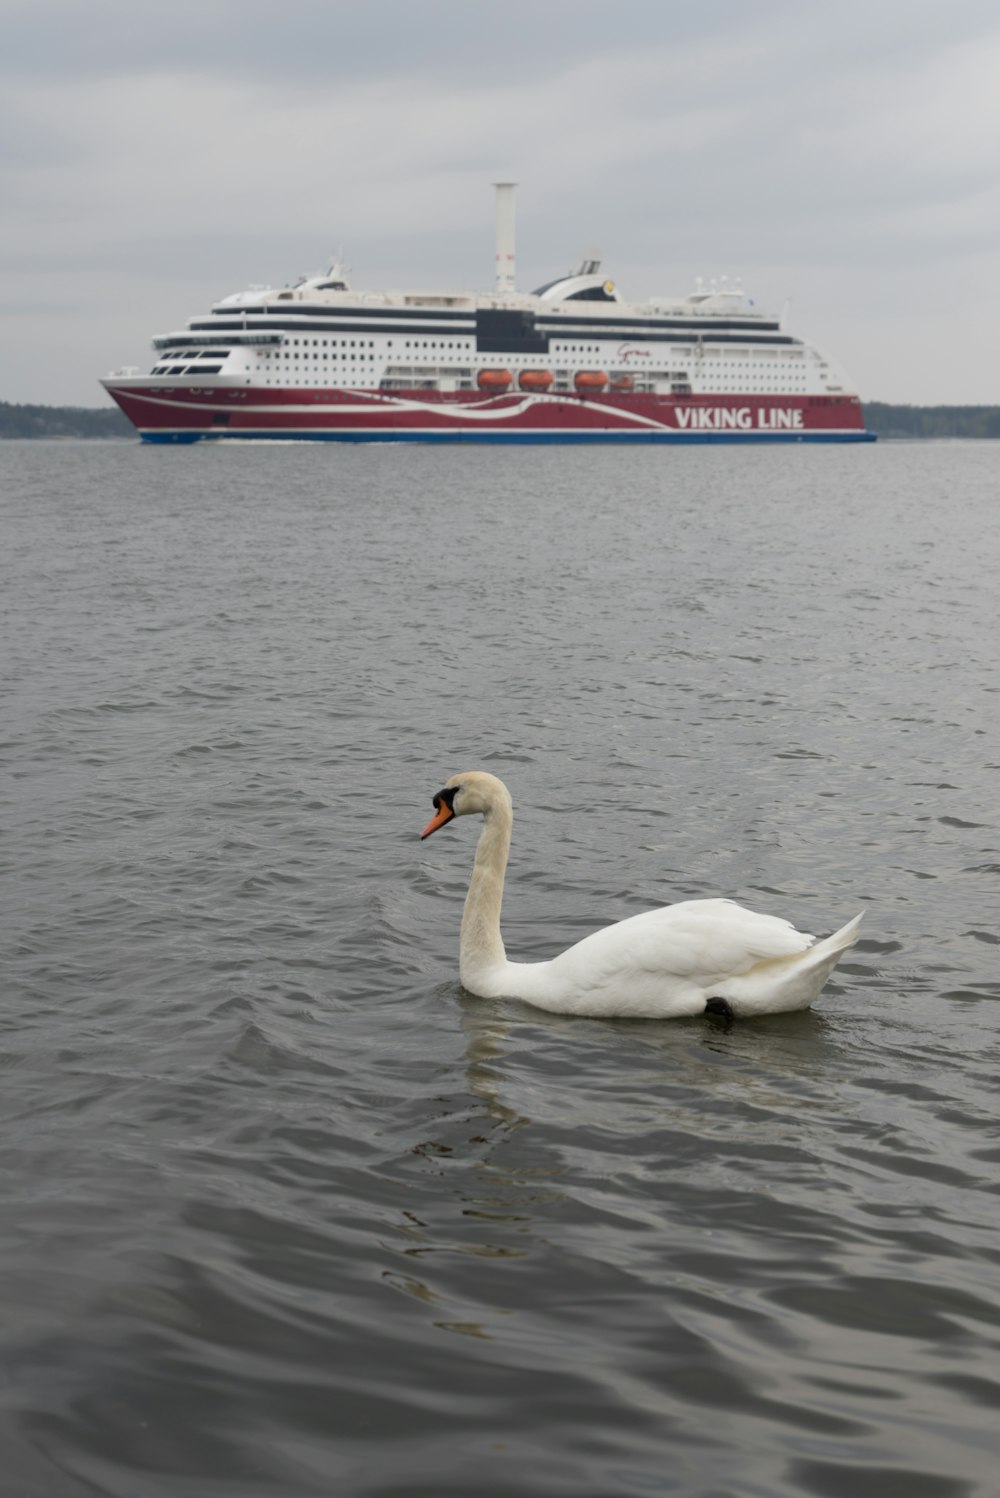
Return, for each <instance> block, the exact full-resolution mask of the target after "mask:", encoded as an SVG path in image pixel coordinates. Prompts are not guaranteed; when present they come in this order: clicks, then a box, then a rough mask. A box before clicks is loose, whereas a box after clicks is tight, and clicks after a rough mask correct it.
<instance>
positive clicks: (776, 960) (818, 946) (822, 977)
mask: <svg viewBox="0 0 1000 1498" xmlns="http://www.w3.org/2000/svg"><path fill="white" fill-rule="evenodd" d="M863 915H864V911H862V912H861V914H860V915H856V916H855V917H854V919H853V921H848V923H847V925H846V926H841V928H840V930H839V931H835V932H834V933H833V935H832V936H826V937H824V938H823V940H822V941H818V942H815V943H814V944H813V945H812V946H811V947H807V948H806V950H805V951H804V952H793V953H792V955H791V956H790V957H770V958H767V959H765V960H764V961H763V962H758V963H757V964H756V965H755V966H754V967H752V968H751V969H750V971H749V972H748V973H743V974H742V976H741V977H738V978H730V979H728V980H727V981H726V983H725V984H723V986H722V987H721V988H720V990H719V993H720V995H721V996H722V997H723V998H725V999H726V1000H727V1001H728V1003H729V1004H730V1006H731V1008H732V1010H733V1013H734V1014H736V1015H752V1014H783V1013H787V1012H789V1011H790V1010H793V1009H808V1008H809V1005H810V1004H811V1003H812V1001H813V1000H814V999H815V998H816V997H817V996H818V995H819V993H820V991H821V989H822V988H823V986H824V985H825V983H826V981H827V979H828V978H829V976H830V974H831V973H832V972H833V970H834V968H835V967H836V966H837V963H838V962H839V961H840V959H841V957H842V956H843V955H844V953H845V952H846V951H847V949H848V948H849V947H853V945H854V943H855V942H856V941H857V939H858V927H859V926H860V925H861V918H862V916H863Z"/></svg>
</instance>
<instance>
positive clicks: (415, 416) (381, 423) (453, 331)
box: [101, 182, 874, 443]
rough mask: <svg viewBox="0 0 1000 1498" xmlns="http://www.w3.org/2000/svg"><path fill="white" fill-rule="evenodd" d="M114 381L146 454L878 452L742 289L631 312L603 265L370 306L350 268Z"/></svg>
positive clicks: (509, 270)
mask: <svg viewBox="0 0 1000 1498" xmlns="http://www.w3.org/2000/svg"><path fill="white" fill-rule="evenodd" d="M153 349H154V353H155V360H154V363H153V366H152V368H151V370H150V372H149V373H148V374H145V375H143V374H140V373H139V371H138V370H137V369H122V370H118V371H117V372H115V373H114V374H112V375H110V376H108V378H107V379H105V380H102V382H101V383H102V384H103V386H104V388H105V389H106V390H107V391H108V393H109V395H111V396H112V397H113V398H114V400H116V401H117V402H118V405H119V406H120V407H121V409H122V410H123V411H124V412H125V415H126V416H127V417H128V418H129V420H130V421H131V422H132V423H133V424H134V426H135V427H136V429H137V430H138V432H139V435H140V436H141V437H142V438H143V440H144V441H146V442H199V441H204V440H206V439H208V440H211V441H226V442H231V441H238V440H240V439H247V438H252V439H254V440H258V441H259V440H260V439H272V440H274V441H284V442H288V441H316V440H319V441H346V442H387V441H407V442H673V443H702V442H860V441H866V440H872V439H873V436H874V434H873V433H871V432H868V431H866V430H865V424H864V417H863V414H862V410H861V404H860V401H859V399H858V396H857V395H856V394H854V393H853V392H852V391H851V389H850V387H849V385H848V384H847V383H846V380H845V377H844V375H843V374H842V373H841V372H840V371H839V370H838V368H837V367H836V365H834V364H833V363H832V362H831V360H829V359H828V358H826V357H825V355H823V354H821V353H820V352H819V350H818V349H816V348H814V347H812V346H811V345H810V344H808V343H804V342H803V341H802V340H801V339H799V338H794V337H792V336H791V334H789V333H788V332H786V331H785V328H784V326H783V324H782V321H781V320H780V319H778V318H777V317H775V316H773V315H771V314H768V313H766V312H763V311H761V310H760V309H758V308H757V307H756V306H755V305H754V304H753V302H752V301H750V300H748V299H747V298H746V297H745V296H744V294H743V292H742V289H741V288H740V287H739V286H738V285H730V284H729V283H728V282H727V281H726V280H722V281H721V282H720V283H714V282H713V283H710V284H707V285H706V284H704V283H701V282H699V283H698V284H697V285H696V287H695V289H694V290H693V291H692V292H691V293H690V294H689V295H687V296H683V297H666V296H662V297H660V296H656V297H651V298H650V299H649V300H648V301H643V302H629V301H626V300H625V298H624V297H623V296H622V294H621V292H620V291H619V289H618V287H617V286H616V285H615V283H614V281H612V280H611V279H610V278H609V277H608V276H607V275H606V274H605V273H604V271H603V270H602V268H601V264H600V261H599V260H597V259H596V258H588V259H585V260H584V261H583V262H582V263H581V264H580V265H579V266H578V267H577V269H576V270H574V271H572V272H571V273H570V274H568V275H564V276H558V277H556V279H555V280H552V281H549V282H547V283H546V284H545V285H544V286H539V287H538V288H537V289H536V290H535V291H532V292H520V291H518V290H517V289H516V285H515V261H514V184H513V183H509V182H502V183H497V184H496V278H495V285H494V288H493V290H492V291H488V292H463V291H438V290H424V291H420V290H417V291H359V290H355V289H354V288H353V287H352V286H351V285H350V283H349V281H348V277H347V272H346V270H345V269H344V267H343V266H342V265H341V264H340V263H339V262H334V263H333V264H332V265H331V266H330V269H329V270H328V271H327V272H326V273H325V274H323V275H314V276H306V277H303V278H302V279H301V280H299V281H298V282H296V284H295V285H294V286H286V287H283V288H281V289H276V288H269V289H264V288H261V287H254V288H252V289H251V290H249V291H241V292H237V293H235V294H234V295H233V296H227V297H225V298H223V300H222V301H221V302H217V303H216V305H215V306H214V307H212V309H211V311H210V312H208V313H205V314H204V315H202V316H200V317H194V318H192V319H191V321H190V322H189V323H188V325H187V327H186V328H182V329H180V330H179V331H178V332H174V333H164V334H162V335H161V336H159V337H156V338H154V339H153Z"/></svg>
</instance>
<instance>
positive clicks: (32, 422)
mask: <svg viewBox="0 0 1000 1498" xmlns="http://www.w3.org/2000/svg"><path fill="white" fill-rule="evenodd" d="M134 436H135V427H134V426H133V425H132V423H131V422H130V421H129V420H128V419H127V418H126V417H125V416H124V415H123V414H122V412H121V411H119V409H118V407H117V406H111V407H109V408H105V409H102V410H92V409H90V408H89V407H87V406H13V405H10V404H9V403H8V402H7V401H0V439H2V438H4V437H134Z"/></svg>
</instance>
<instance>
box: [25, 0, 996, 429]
mask: <svg viewBox="0 0 1000 1498" xmlns="http://www.w3.org/2000/svg"><path fill="white" fill-rule="evenodd" d="M0 35H2V38H3V40H2V46H0V77H2V88H0V213H2V216H3V223H4V232H3V235H2V238H0V268H2V290H0V308H2V316H3V328H4V336H3V340H2V344H0V399H5V400H13V401H41V402H46V403H53V404H58V403H63V402H66V403H70V402H71V403H75V404H81V405H100V404H103V403H104V397H103V393H102V392H101V391H100V389H99V387H98V386H97V385H96V383H95V382H96V379H97V377H98V376H99V375H100V374H103V373H106V372H107V371H108V370H109V369H111V368H113V367H115V366H117V365H120V364H139V365H141V366H142V367H143V368H144V369H145V368H148V364H149V340H150V338H151V336H152V335H153V334H154V333H160V332H166V331H169V330H170V329H172V328H175V327H177V326H178V325H179V324H181V323H183V322H184V321H185V320H186V319H187V318H188V317H190V316H192V315H193V314H195V313H199V312H204V311H205V310H206V309H207V308H208V306H209V305H210V304H211V303H212V302H213V301H215V300H217V299H218V298H219V297H221V296H224V295H226V294H227V293H229V292H231V291H236V290H241V289H242V288H243V287H245V286H247V285H249V284H253V283H260V282H267V283H270V284H278V285H283V284H284V283H285V282H286V281H288V280H291V279H294V277H295V276H296V275H298V274H299V273H300V272H303V271H307V270H313V269H320V268H322V267H323V266H324V265H325V264H326V262H327V260H328V259H329V256H330V254H331V252H332V251H333V250H334V249H335V248H337V247H338V246H340V245H343V248H344V251H345V256H346V258H347V260H348V261H349V262H350V264H351V265H352V266H353V269H354V276H353V280H354V283H355V284H356V285H358V286H366V287H373V288H374V287H381V286H384V285H393V286H400V285H412V284H417V285H433V286H441V287H445V286H451V285H457V286H459V287H462V288H464V289H477V288H484V287H487V286H489V285H490V284H491V283H492V277H493V193H492V187H491V185H490V184H491V183H492V182H493V181H494V180H495V179H496V178H497V177H498V176H510V177H511V178H513V179H515V180H517V182H518V183H519V184H520V185H519V189H518V245H517V247H518V284H519V285H520V286H522V287H524V288H530V287H532V286H534V285H537V284H538V283H539V282H541V281H543V280H547V279H550V278H551V276H552V275H554V274H556V273H558V272H560V271H563V270H566V269H568V268H569V267H570V266H571V265H572V264H573V263H574V262H575V261H576V260H578V259H579V257H580V255H581V254H582V253H583V251H584V250H586V249H588V248H589V247H591V246H598V247H599V248H600V249H601V251H602V252H603V256H604V263H605V266H606V269H607V271H608V273H609V274H610V275H612V276H613V277H614V278H615V280H616V281H617V282H618V284H619V286H620V287H621V289H622V290H623V292H624V294H625V295H626V296H634V297H637V298H638V297H645V296H649V295H651V294H653V293H656V292H660V293H662V292H685V291H688V290H690V289H691V285H692V283H693V279H694V277H695V276H696V275H698V274H701V275H704V276H717V275H723V274H728V275H730V276H741V277H742V279H743V283H744V286H745V288H746V290H747V291H748V293H749V294H750V295H752V296H753V297H754V299H755V300H756V301H757V302H758V303H764V304H765V305H767V306H769V307H772V308H774V309H775V310H780V309H781V308H782V306H783V304H784V303H785V302H786V300H787V299H791V311H790V326H791V328H792V330H793V331H794V332H796V333H799V334H800V335H802V336H804V337H806V338H809V339H811V340H814V341H816V342H817V343H818V344H819V345H820V347H822V348H823V349H824V350H825V351H826V352H828V353H830V354H832V355H833V356H834V357H835V358H836V359H837V360H838V361H839V362H840V363H842V364H843V365H844V366H845V367H846V369H847V371H848V373H849V375H850V377H851V378H852V380H853V382H854V384H855V385H856V387H857V388H858V389H859V390H860V392H861V394H862V396H863V397H865V398H867V399H873V400H877V399H882V400H891V401H914V402H920V403H931V402H954V403H960V402H961V403H965V402H982V403H996V402H998V401H1000V380H998V378H997V360H996V354H995V344H996V339H997V335H998V331H1000V327H998V321H1000V320H998V313H1000V290H998V288H1000V278H998V261H1000V254H998V252H1000V183H998V175H997V154H998V145H1000V10H998V7H997V5H996V0H988V3H987V0H953V3H950V4H941V0H935V3H930V0H868V3H865V4H862V3H859V0H836V3H825V4H822V5H820V4H818V3H812V0H795V3H792V0H742V3H732V0H685V3H678V0H616V3H608V0H602V3H596V0H419V3H417V0H285V3H284V4H278V5H276V4H274V0H266V3H265V0H170V3H169V4H160V5H154V4H152V3H151V0H0Z"/></svg>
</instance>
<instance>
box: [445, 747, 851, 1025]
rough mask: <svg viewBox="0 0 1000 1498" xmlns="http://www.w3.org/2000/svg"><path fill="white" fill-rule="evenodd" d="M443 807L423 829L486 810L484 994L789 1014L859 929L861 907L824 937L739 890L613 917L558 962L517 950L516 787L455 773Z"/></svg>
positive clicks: (633, 1012) (571, 1005) (466, 945)
mask: <svg viewBox="0 0 1000 1498" xmlns="http://www.w3.org/2000/svg"><path fill="white" fill-rule="evenodd" d="M434 810H435V813H436V815H435V816H434V817H433V818H432V820H431V821H430V822H429V823H428V824H427V826H426V827H425V828H424V830H423V832H422V833H421V834H420V835H421V837H422V838H425V837H430V835H431V833H432V832H436V831H437V830H438V828H439V827H443V826H444V825H445V823H446V822H450V821H451V820H452V819H453V818H454V817H461V816H467V815H470V814H471V813H474V812H478V813H479V814H480V815H481V816H482V818H483V830H482V832H481V833H480V836H479V844H478V846H477V848H476V859H475V865H474V867H473V870H472V879H471V881H470V883H469V893H468V896H467V897H466V901H465V911H464V913H463V915H462V934H461V942H460V956H459V976H460V977H461V980H462V984H463V986H464V987H465V988H467V989H468V990H469V992H470V993H474V994H478V995H479V997H480V998H484V999H492V998H501V997H504V998H515V999H524V1000H525V1001H526V1002H527V1003H529V1004H534V1005H536V1006H537V1007H538V1008H539V1009H550V1010H552V1011H554V1012H555V1013H557V1014H580V1015H589V1016H593V1017H595V1018H596V1017H614V1016H622V1017H624V1016H632V1017H635V1018H644V1019H674V1018H677V1017H679V1016H682V1015H692V1014H703V1013H704V1012H705V1011H706V1010H709V1011H711V1012H715V1013H722V1014H725V1015H730V1016H732V1015H740V1016H744V1015H755V1014H780V1013H784V1012H786V1011H788V1010H792V1009H808V1007H809V1005H810V1004H811V1003H812V1001H813V999H815V998H816V996H817V994H818V993H819V991H820V989H821V988H822V987H823V985H824V983H825V982H826V980H827V978H829V976H830V974H831V973H832V971H833V969H834V968H835V967H836V965H837V962H838V960H839V959H840V957H841V955H842V953H843V952H845V951H846V949H847V948H848V947H850V946H853V944H854V942H855V941H856V940H857V933H858V926H859V925H860V924H861V916H860V915H857V916H855V918H854V920H853V921H849V922H848V924H847V925H846V926H843V927H841V929H840V930H839V931H836V932H834V934H833V935H832V936H828V937H827V938H826V939H825V940H824V941H819V942H815V945H814V944H813V943H814V938H813V937H811V936H806V935H804V934H803V933H802V932H801V931H796V930H795V927H794V926H792V924H791V923H790V922H789V921H783V920H781V919H780V918H779V917H778V916H773V915H758V914H757V913H756V912H755V911H753V910H745V909H744V908H743V906H741V905H736V904H734V902H733V901H732V900H683V901H681V902H680V903H679V904H677V905H665V906H663V907H662V908H661V909H659V910H647V911H644V912H643V913H642V914H641V915H633V916H629V917H628V918H627V919H626V920H623V921H618V922H616V923H615V925H613V926H605V927H604V928H603V930H601V931H595V932H594V933H593V934H592V935H591V936H585V937H584V938H583V940H582V941H578V942H577V943H576V944H575V946H572V947H568V948H567V950H566V951H565V952H561V953H560V955H559V956H558V957H553V958H552V960H551V962H509V961H508V960H507V954H506V952H505V951H504V945H503V938H502V937H501V935H500V904H501V901H502V899H503V881H504V872H505V870H506V868H507V855H508V853H509V851H510V832H511V826H512V824H513V808H512V805H511V799H510V792H509V791H508V789H507V787H506V786H505V785H504V783H503V781H502V780H498V779H497V777H496V776H495V775H490V774H488V773H487V772H486V771H485V770H469V771H466V772H465V773H464V774H461V775H453V776H452V777H451V779H450V780H449V781H448V783H447V785H446V786H445V787H444V789H443V790H441V791H439V792H438V794H437V795H436V796H435V797H434Z"/></svg>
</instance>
